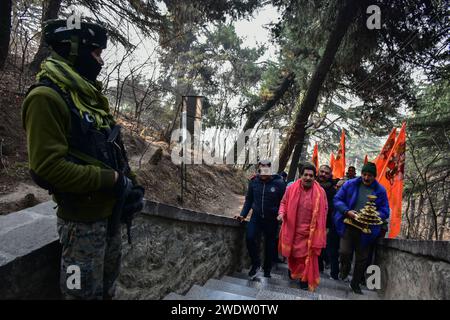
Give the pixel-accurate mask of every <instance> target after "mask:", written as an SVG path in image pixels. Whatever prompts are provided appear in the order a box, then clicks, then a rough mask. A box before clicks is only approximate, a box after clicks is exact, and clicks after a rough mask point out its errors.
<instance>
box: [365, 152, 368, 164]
mask: <svg viewBox="0 0 450 320" xmlns="http://www.w3.org/2000/svg"><path fill="white" fill-rule="evenodd" d="M367 162H369V158H367V154H366V156H365V157H364V164H366V163H367Z"/></svg>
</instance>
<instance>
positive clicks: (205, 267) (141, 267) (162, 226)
mask: <svg viewBox="0 0 450 320" xmlns="http://www.w3.org/2000/svg"><path fill="white" fill-rule="evenodd" d="M133 231H134V233H133V235H134V237H135V238H136V240H135V241H134V243H133V245H132V246H130V245H128V244H126V245H124V250H123V254H124V255H123V264H122V272H121V275H120V278H119V281H118V290H117V298H119V299H161V298H163V297H164V296H165V295H167V294H168V293H170V292H176V293H180V294H183V293H185V292H186V291H188V290H189V288H190V287H191V286H192V285H194V284H201V285H202V284H204V283H205V282H206V281H207V280H208V279H209V278H211V277H220V276H222V275H225V274H228V273H231V272H233V271H236V270H238V269H240V268H242V267H243V265H242V264H243V262H244V261H245V260H246V259H245V257H246V249H245V241H244V240H245V239H244V228H243V227H242V226H241V225H240V224H239V223H238V222H237V221H235V220H233V219H231V218H227V217H222V216H216V215H212V214H206V213H198V212H194V211H190V210H185V209H179V208H176V207H172V206H168V205H163V204H157V203H152V202H147V204H146V207H145V208H144V214H143V215H141V216H140V217H139V218H138V221H136V228H135V229H134V230H133ZM246 267H247V266H246Z"/></svg>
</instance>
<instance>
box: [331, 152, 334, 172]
mask: <svg viewBox="0 0 450 320" xmlns="http://www.w3.org/2000/svg"><path fill="white" fill-rule="evenodd" d="M330 168H331V171H332V172H333V171H334V153H333V152H332V153H331V156H330Z"/></svg>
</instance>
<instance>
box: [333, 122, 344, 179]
mask: <svg viewBox="0 0 450 320" xmlns="http://www.w3.org/2000/svg"><path fill="white" fill-rule="evenodd" d="M344 176H345V131H344V129H342V133H341V143H340V144H339V150H338V153H337V155H336V159H334V168H333V178H334V179H341V178H343V177H344Z"/></svg>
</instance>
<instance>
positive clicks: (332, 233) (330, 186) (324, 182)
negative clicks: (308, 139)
mask: <svg viewBox="0 0 450 320" xmlns="http://www.w3.org/2000/svg"><path fill="white" fill-rule="evenodd" d="M317 181H318V182H319V184H320V185H321V187H322V188H323V189H324V190H325V193H326V194H327V200H328V214H327V247H326V248H325V250H323V251H322V254H321V255H320V257H319V270H320V271H321V272H322V271H323V269H324V266H323V263H324V261H326V262H328V263H329V264H330V268H331V271H330V275H331V277H332V278H333V279H335V280H337V279H338V275H339V235H338V234H337V232H336V229H335V228H334V224H333V213H334V205H333V198H334V196H335V195H336V188H335V186H334V183H333V180H332V171H331V168H330V167H329V166H328V165H322V166H321V167H320V168H319V175H318V178H317Z"/></svg>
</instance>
